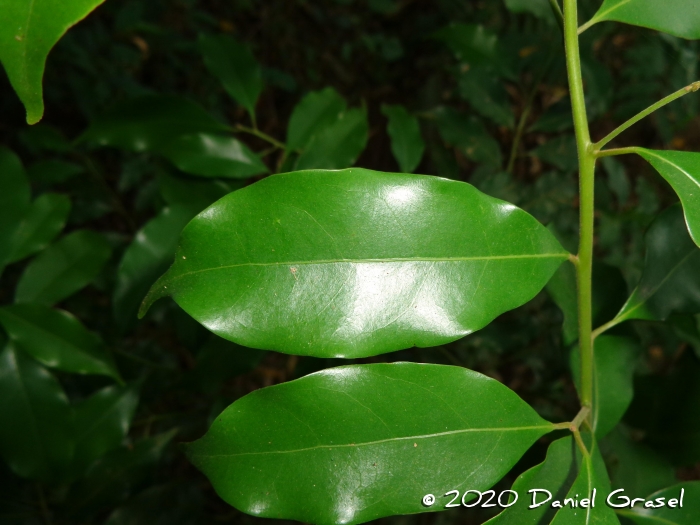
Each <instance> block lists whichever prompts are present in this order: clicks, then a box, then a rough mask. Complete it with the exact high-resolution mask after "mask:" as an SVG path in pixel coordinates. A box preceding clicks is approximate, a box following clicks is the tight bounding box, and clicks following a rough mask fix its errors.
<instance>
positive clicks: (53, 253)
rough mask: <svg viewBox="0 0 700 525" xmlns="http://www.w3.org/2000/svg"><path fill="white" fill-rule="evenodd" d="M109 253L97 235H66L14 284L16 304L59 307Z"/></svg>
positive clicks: (87, 281) (86, 232) (99, 267)
mask: <svg viewBox="0 0 700 525" xmlns="http://www.w3.org/2000/svg"><path fill="white" fill-rule="evenodd" d="M111 253H112V249H111V247H110V245H109V243H108V242H107V241H106V240H105V238H104V237H103V236H102V235H100V234H99V233H96V232H93V231H89V230H80V231H76V232H73V233H71V234H69V235H66V236H65V237H63V238H62V239H60V240H59V241H57V242H55V243H54V244H52V245H51V246H49V247H48V248H47V249H46V250H44V251H43V252H41V253H40V254H39V255H38V256H37V257H36V258H35V259H34V260H33V261H32V262H31V263H29V265H28V266H27V268H26V269H25V270H24V273H23V274H22V277H21V278H20V280H19V283H18V284H17V290H16V292H15V301H16V302H18V303H40V304H45V305H49V306H50V305H53V304H56V303H58V302H60V301H62V300H63V299H65V298H67V297H69V296H71V295H73V294H74V293H75V292H77V291H78V290H80V289H82V288H84V287H85V286H87V285H88V284H90V282H92V280H93V279H94V278H95V277H97V275H98V274H99V273H100V271H101V270H102V266H104V264H105V263H106V262H107V260H108V259H109V257H110V255H111Z"/></svg>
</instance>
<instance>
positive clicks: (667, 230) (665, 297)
mask: <svg viewBox="0 0 700 525" xmlns="http://www.w3.org/2000/svg"><path fill="white" fill-rule="evenodd" d="M646 246H647V253H646V258H645V261H644V273H643V274H642V278H641V280H640V282H639V285H638V286H637V288H636V289H635V290H634V292H632V296H631V297H630V298H629V299H628V300H627V302H626V303H625V305H624V306H623V307H622V310H620V313H618V314H617V317H616V319H617V320H618V321H619V322H622V321H625V320H628V319H648V320H665V319H666V318H667V317H668V316H669V315H670V314H671V313H674V312H675V313H700V271H699V268H700V248H698V247H697V246H696V245H695V243H693V241H692V239H691V238H690V236H689V235H688V230H687V229H686V227H685V223H684V220H683V213H682V210H681V207H680V206H679V205H676V206H672V207H671V208H669V209H668V210H666V211H665V212H663V213H662V214H661V215H659V216H658V217H657V218H656V220H655V221H654V222H653V223H652V225H651V226H650V228H649V231H648V232H647V234H646Z"/></svg>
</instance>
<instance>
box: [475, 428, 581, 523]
mask: <svg viewBox="0 0 700 525" xmlns="http://www.w3.org/2000/svg"><path fill="white" fill-rule="evenodd" d="M577 460H578V461H577ZM579 462H580V453H579V452H578V449H577V447H576V443H574V440H573V438H572V437H565V438H561V439H558V440H557V441H555V442H554V443H552V444H551V445H549V449H548V450H547V457H546V459H545V460H544V462H543V463H540V464H539V465H537V466H535V467H532V468H531V469H530V470H527V471H525V472H523V473H522V474H521V475H520V476H518V479H516V480H515V483H513V487H512V488H511V490H513V491H515V492H516V493H517V494H518V500H517V501H516V502H515V503H513V505H512V506H510V507H508V508H507V509H505V510H504V511H503V512H501V513H500V514H499V515H498V516H496V517H495V518H492V519H491V520H489V521H487V522H486V524H485V525H540V524H543V523H551V521H552V518H554V515H555V514H556V512H557V510H556V509H555V508H552V507H551V502H550V503H548V504H544V505H540V506H537V507H535V508H534V509H531V508H529V507H530V505H532V504H533V503H535V504H536V503H539V502H541V501H544V500H545V499H547V497H548V495H547V494H546V493H545V492H534V493H533V492H530V491H531V490H533V489H537V490H540V491H544V490H546V491H549V493H550V494H551V495H552V501H554V500H558V501H563V500H564V498H565V497H566V493H567V492H568V491H569V487H571V485H572V484H573V482H574V479H575V478H576V473H577V468H576V467H577V463H579Z"/></svg>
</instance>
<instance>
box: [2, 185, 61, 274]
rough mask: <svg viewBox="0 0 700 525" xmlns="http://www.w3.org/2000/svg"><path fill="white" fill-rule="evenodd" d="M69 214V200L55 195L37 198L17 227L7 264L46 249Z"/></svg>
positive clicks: (48, 194)
mask: <svg viewBox="0 0 700 525" xmlns="http://www.w3.org/2000/svg"><path fill="white" fill-rule="evenodd" d="M69 213H70V199H69V198H68V197H66V196H65V195H59V194H57V193H45V194H43V195H41V196H40V197H38V198H37V199H36V200H35V201H34V202H33V203H32V207H31V208H30V209H29V210H28V212H27V214H26V215H25V216H24V218H23V219H22V221H21V222H20V223H19V225H18V227H17V231H16V232H15V236H14V238H13V239H12V255H11V256H10V260H9V262H16V261H21V260H22V259H24V258H26V257H29V256H30V255H34V254H35V253H37V252H40V251H41V250H43V249H44V248H46V247H47V246H48V245H49V243H50V242H51V241H53V240H54V238H55V237H56V236H57V235H58V234H59V233H61V231H62V230H63V227H64V226H65V225H66V220H67V219H68V214H69Z"/></svg>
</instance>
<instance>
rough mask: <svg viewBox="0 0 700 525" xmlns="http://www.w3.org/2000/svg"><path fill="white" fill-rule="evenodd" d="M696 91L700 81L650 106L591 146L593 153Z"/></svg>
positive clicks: (699, 88)
mask: <svg viewBox="0 0 700 525" xmlns="http://www.w3.org/2000/svg"><path fill="white" fill-rule="evenodd" d="M698 90H700V81H698V82H693V83H692V84H690V85H689V86H686V87H684V88H681V89H679V90H678V91H676V92H675V93H673V94H671V95H669V96H667V97H666V98H663V99H661V100H659V101H658V102H657V103H656V104H652V105H651V106H649V107H648V108H647V109H645V110H644V111H642V112H641V113H639V114H638V115H635V116H634V117H632V118H631V119H629V120H628V121H627V122H625V123H624V124H622V126H620V127H619V128H617V129H616V130H615V131H613V132H612V133H610V134H609V135H608V136H607V137H605V138H604V139H602V140H600V141H598V142H596V143H595V144H594V145H593V149H594V150H595V151H600V150H602V149H603V148H604V147H605V146H606V144H608V143H609V142H610V141H612V140H613V139H615V138H617V136H618V135H620V134H621V133H622V132H623V131H626V130H627V129H629V128H631V127H632V126H634V125H635V124H636V123H637V122H639V121H640V120H642V119H643V118H645V117H648V116H649V115H651V114H652V113H654V111H656V110H658V109H661V108H662V107H664V106H665V105H667V104H670V103H671V102H673V101H674V100H678V99H679V98H681V97H684V96H686V95H687V94H688V93H695V92H696V91H698Z"/></svg>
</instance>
